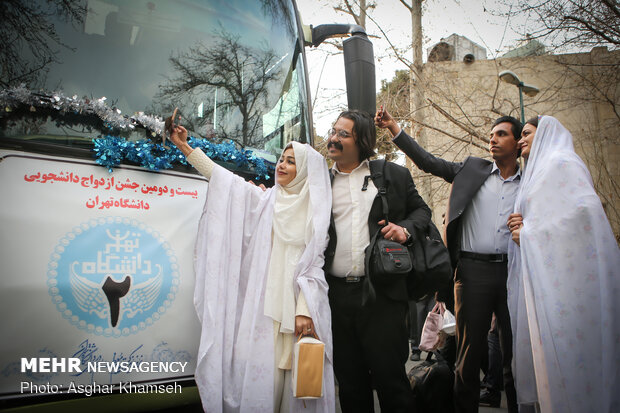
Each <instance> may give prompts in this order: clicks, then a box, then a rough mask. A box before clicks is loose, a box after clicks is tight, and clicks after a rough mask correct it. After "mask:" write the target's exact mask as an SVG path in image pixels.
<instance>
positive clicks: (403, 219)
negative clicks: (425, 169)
mask: <svg viewBox="0 0 620 413" xmlns="http://www.w3.org/2000/svg"><path fill="white" fill-rule="evenodd" d="M383 162H384V161H383V160H374V161H370V164H369V168H370V179H372V182H373V184H374V185H375V187H377V189H379V188H381V187H385V188H386V189H387V200H388V210H389V218H390V221H391V222H393V223H395V224H397V225H400V226H403V227H406V228H407V230H408V231H409V232H410V233H411V234H413V233H414V231H415V229H416V228H417V229H422V228H426V226H427V225H428V223H429V221H430V219H431V210H430V208H429V207H428V205H426V202H424V200H423V199H422V197H421V196H420V195H419V194H418V191H417V190H416V188H415V184H414V183H413V178H412V177H411V173H410V172H409V170H408V169H407V168H404V167H402V166H399V165H396V164H394V163H392V162H387V163H386V164H385V175H384V174H383ZM330 175H331V171H330ZM331 178H332V180H333V176H331ZM360 190H361V188H360ZM381 219H383V207H382V202H381V197H380V196H379V194H377V196H376V197H375V199H374V201H373V204H372V206H371V207H370V212H369V214H368V229H369V233H370V237H371V238H372V236H373V235H374V234H375V233H376V232H377V230H379V224H378V223H377V222H379V221H380V220H381ZM337 242H338V238H337V236H336V227H335V225H334V215H333V214H332V217H331V225H330V227H329V243H328V244H327V249H326V250H325V266H324V267H323V268H324V269H325V271H326V272H327V270H328V269H329V268H330V267H331V264H332V262H333V261H334V253H335V251H336V243H337ZM376 288H377V287H376ZM377 291H381V292H382V293H384V294H385V295H387V296H388V297H390V298H391V299H393V300H402V301H406V300H407V287H406V284H405V280H404V278H402V279H400V281H398V282H394V283H392V284H389V285H384V286H381V289H380V290H379V289H378V290H377Z"/></svg>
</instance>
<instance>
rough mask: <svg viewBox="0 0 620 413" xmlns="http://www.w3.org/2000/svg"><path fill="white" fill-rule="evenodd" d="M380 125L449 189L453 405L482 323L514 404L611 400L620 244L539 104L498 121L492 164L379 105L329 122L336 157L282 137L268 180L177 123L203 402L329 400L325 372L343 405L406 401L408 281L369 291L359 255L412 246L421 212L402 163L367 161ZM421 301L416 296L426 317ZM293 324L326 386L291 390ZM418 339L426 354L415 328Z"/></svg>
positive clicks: (483, 339)
mask: <svg viewBox="0 0 620 413" xmlns="http://www.w3.org/2000/svg"><path fill="white" fill-rule="evenodd" d="M377 127H378V128H385V129H387V130H389V131H390V133H391V134H392V136H393V143H394V144H395V145H396V146H397V147H398V148H399V149H400V150H402V151H403V152H404V153H405V154H406V155H407V156H408V157H409V158H410V159H411V160H412V161H413V162H414V163H415V165H416V166H417V167H418V168H420V169H421V170H423V171H425V172H427V173H430V174H432V175H435V176H438V177H442V178H443V179H445V180H446V181H447V182H449V183H451V184H452V187H451V192H450V198H449V201H448V209H447V211H446V213H445V222H444V229H445V231H444V242H445V245H446V247H447V249H448V251H449V254H450V261H451V264H452V267H453V269H454V277H453V283H452V284H451V285H450V286H448V287H447V288H444V289H441V290H440V291H437V292H436V296H435V299H436V300H437V301H440V302H444V303H445V304H446V307H447V308H448V309H449V310H451V311H453V312H454V314H455V317H456V326H457V328H456V336H455V342H454V343H450V342H447V344H446V346H448V350H446V351H447V352H450V351H451V352H453V357H447V360H449V362H450V363H451V365H452V366H453V368H454V372H455V380H454V391H453V400H454V410H455V411H456V412H477V411H478V406H479V402H480V368H481V366H482V365H483V364H485V362H486V360H487V358H488V359H489V362H488V363H487V364H489V372H490V371H491V366H490V364H491V358H492V357H490V358H489V357H488V356H489V348H490V347H489V343H491V339H492V335H493V337H495V339H494V343H499V346H497V345H495V346H492V347H493V348H495V350H494V354H495V355H496V356H498V357H499V362H498V363H495V364H496V365H500V366H501V368H500V370H501V376H502V378H503V389H504V390H505V393H506V398H507V405H508V410H509V411H510V412H517V411H520V412H530V411H531V412H535V411H537V412H589V411H592V412H613V411H620V394H619V393H618V391H617V389H619V388H620V373H619V372H618V366H620V321H619V318H618V317H617V314H619V311H618V310H619V308H618V307H619V304H618V302H619V300H620V282H619V281H618V274H619V273H618V268H620V251H619V249H618V245H617V243H616V240H615V238H614V234H613V232H612V230H611V227H610V225H609V222H608V220H607V218H606V215H605V213H604V210H603V208H602V205H601V202H600V200H599V198H598V196H597V195H596V193H595V191H594V187H593V184H592V179H591V177H590V174H589V172H588V170H587V168H586V166H585V165H584V164H583V162H582V161H581V159H580V158H579V156H577V154H576V153H575V151H574V149H573V144H572V137H571V135H570V133H569V132H568V131H567V130H566V129H565V128H564V127H563V126H562V125H561V124H560V123H559V122H558V121H557V120H556V119H555V118H553V117H550V116H543V117H537V118H534V119H532V120H530V121H528V122H527V124H526V125H525V126H522V124H521V122H520V121H519V120H517V119H515V118H513V117H509V116H504V117H501V118H499V119H497V120H496V121H495V122H494V124H493V126H492V129H491V132H490V137H489V141H490V143H489V152H490V155H491V159H482V158H478V157H473V156H470V157H468V158H466V159H465V160H464V161H462V162H449V161H446V160H443V159H441V158H439V157H436V156H434V155H432V154H431V153H429V152H427V151H426V150H425V149H423V148H422V147H421V146H420V145H419V144H418V143H417V142H416V141H415V139H413V138H412V137H410V136H409V135H407V133H406V132H404V131H403V130H402V129H401V128H400V127H399V125H398V123H397V122H396V121H395V119H394V118H393V117H392V116H391V115H390V114H389V113H388V112H387V111H385V110H383V108H382V109H381V110H380V111H378V112H377V113H376V114H375V116H374V118H373V116H372V115H370V114H368V113H365V112H361V111H357V110H348V111H345V112H342V113H341V114H340V115H339V116H338V118H337V119H336V122H335V123H334V124H333V127H332V129H331V130H330V132H329V137H328V142H327V150H328V153H327V156H328V158H329V159H331V161H333V166H332V167H331V168H330V169H328V166H327V163H326V160H325V159H324V158H323V156H321V155H320V154H319V153H318V152H316V151H315V150H314V149H313V148H312V147H310V146H309V145H307V144H300V143H297V142H291V143H289V144H288V145H287V146H286V148H285V149H284V151H283V152H282V155H281V156H280V159H279V160H278V163H277V165H276V170H275V185H274V186H273V187H272V188H269V189H264V188H260V187H256V186H254V185H252V184H251V183H248V182H245V181H243V179H241V178H239V177H237V176H235V175H233V174H232V173H231V172H229V171H227V170H226V169H224V168H222V167H220V166H218V165H216V164H215V163H214V162H213V161H211V160H210V159H209V158H208V157H207V156H206V155H205V154H204V153H203V152H202V151H201V150H200V149H194V148H192V147H190V146H189V145H188V143H187V131H186V130H185V128H183V127H182V126H179V125H173V127H172V130H171V133H170V140H171V141H172V142H173V143H174V144H175V145H176V146H177V147H178V148H179V149H180V150H181V151H182V152H183V154H184V155H185V156H186V157H187V160H188V162H190V163H191V164H192V165H193V166H194V167H195V168H196V169H197V170H198V171H199V172H200V173H202V174H203V175H204V176H205V177H207V178H208V179H209V189H208V193H207V200H206V204H205V208H204V213H203V216H202V218H201V221H200V224H199V227H198V229H197V231H198V241H197V245H196V249H195V269H196V289H195V296H194V301H195V306H196V310H197V313H198V316H199V319H200V322H201V323H202V332H201V342H200V348H199V354H198V362H197V368H196V374H195V377H196V382H197V385H198V388H199V390H200V395H201V399H202V403H203V407H204V409H205V411H208V412H210V413H211V412H222V411H224V412H246V411H252V412H255V411H256V412H300V411H304V412H334V411H335V408H336V394H335V388H336V386H335V383H336V382H337V385H338V398H339V401H340V407H341V410H342V412H345V413H348V412H352V413H359V412H373V411H374V396H373V392H374V391H376V394H377V397H378V400H379V404H380V408H381V411H384V412H412V411H415V406H414V400H413V395H412V391H411V385H410V383H409V380H408V378H407V374H406V371H405V362H406V361H407V359H408V357H409V355H410V348H409V339H410V337H414V336H416V335H418V336H419V327H418V328H417V329H416V328H408V326H407V323H406V319H407V318H408V317H407V315H408V312H409V308H410V305H409V302H408V294H407V287H406V285H405V282H406V281H405V279H404V278H402V277H393V278H390V280H388V281H386V282H384V283H381V284H380V285H379V284H377V285H374V288H375V289H376V296H375V297H374V299H373V300H366V299H365V298H366V297H365V295H366V294H367V291H368V285H367V284H368V282H369V280H368V276H367V273H368V271H367V268H366V262H365V258H366V251H365V250H366V247H367V246H368V245H369V243H370V241H371V238H372V237H373V235H374V234H376V233H379V234H380V235H381V236H382V237H384V238H385V239H388V240H391V241H395V242H398V243H400V244H402V245H410V244H411V243H413V242H415V239H414V237H413V236H412V235H411V234H415V233H416V232H417V231H419V230H421V229H424V228H425V227H426V226H427V225H428V224H429V222H430V220H431V210H430V209H429V207H428V206H427V205H426V203H425V202H424V200H423V199H422V197H421V196H420V195H419V194H418V192H417V190H416V187H415V184H414V182H413V179H412V176H411V173H410V172H409V170H407V169H406V168H404V167H402V166H399V165H397V164H395V163H392V162H385V161H383V160H371V158H373V157H374V156H375V150H374V148H375V145H376V128H377ZM519 156H522V157H523V159H524V160H525V166H524V167H523V168H521V167H520V165H519V162H518V158H519ZM385 201H387V208H388V210H389V221H388V220H386V219H385V214H384V202H385ZM412 305H416V304H415V303H413V304H412ZM428 305H429V300H428V299H426V301H424V302H422V303H420V305H419V308H420V311H421V312H422V314H425V313H426V311H428ZM414 318H419V317H417V316H416V315H415V313H414V314H412V315H410V316H409V319H411V320H413V319H414ZM492 320H493V322H492ZM420 322H421V321H420ZM420 322H418V323H417V324H418V325H419V324H420ZM492 324H493V328H491V327H492ZM410 330H412V331H411V332H410ZM414 330H415V331H414ZM489 330H491V331H489ZM300 335H312V336H314V337H316V338H318V339H320V340H321V341H323V342H324V343H325V349H326V351H325V361H324V370H323V388H324V392H323V396H322V397H320V398H316V399H311V400H301V399H297V398H295V397H293V391H292V389H291V377H290V376H291V362H292V352H293V345H294V342H295V340H296V339H297V338H298V337H299V336H300ZM417 339H418V340H419V337H417ZM450 345H451V347H450ZM497 347H499V349H497ZM450 349H451V350H450ZM411 350H412V353H411V354H412V357H413V358H414V359H419V356H417V357H416V354H419V350H418V349H417V347H416V343H415V338H414V341H413V342H412V348H411ZM495 376H498V374H497V373H496V374H495ZM334 378H335V380H334Z"/></svg>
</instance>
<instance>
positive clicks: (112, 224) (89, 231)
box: [47, 217, 179, 337]
mask: <svg viewBox="0 0 620 413" xmlns="http://www.w3.org/2000/svg"><path fill="white" fill-rule="evenodd" d="M51 258H52V259H51V262H50V263H49V269H48V272H47V285H48V287H49V290H48V291H49V293H50V295H51V296H52V302H53V303H54V304H55V305H56V308H57V309H58V311H60V313H61V314H62V315H63V317H64V318H66V319H67V320H69V321H70V322H71V324H74V325H75V326H77V327H78V328H80V329H82V330H86V331H88V332H89V333H94V334H98V335H104V336H107V337H120V336H126V335H130V334H133V333H136V332H138V331H140V330H143V329H145V328H146V327H147V326H150V325H152V324H153V323H155V322H156V321H157V320H158V319H159V318H160V317H161V315H162V314H164V313H165V312H166V309H167V308H168V307H169V306H170V304H171V303H172V301H174V297H175V294H176V292H177V290H178V287H179V272H178V264H177V259H176V257H175V256H174V253H173V252H172V250H171V248H170V245H168V243H167V242H166V241H165V240H164V239H163V237H161V236H160V234H159V233H158V232H156V231H153V230H152V229H151V228H149V227H148V226H146V225H145V224H144V223H141V222H139V221H137V220H135V219H129V218H121V217H107V218H99V219H92V220H90V221H88V222H86V223H83V224H81V225H80V226H77V227H75V228H73V230H72V231H71V232H69V233H67V235H66V236H65V237H63V238H62V239H61V240H60V242H59V243H58V245H57V246H56V248H55V249H54V252H53V253H52V257H51Z"/></svg>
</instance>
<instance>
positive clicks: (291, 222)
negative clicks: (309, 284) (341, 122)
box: [265, 142, 313, 333]
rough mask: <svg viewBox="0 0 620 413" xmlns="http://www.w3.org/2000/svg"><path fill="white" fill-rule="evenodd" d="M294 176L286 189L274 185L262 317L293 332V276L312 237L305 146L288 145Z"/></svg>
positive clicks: (285, 330)
mask: <svg viewBox="0 0 620 413" xmlns="http://www.w3.org/2000/svg"><path fill="white" fill-rule="evenodd" d="M290 147H292V148H293V152H294V153H295V166H296V168H297V175H296V176H295V177H294V178H293V180H292V181H291V182H289V183H288V184H287V185H286V186H284V187H282V186H280V185H278V184H276V202H275V206H274V210H273V238H272V247H271V256H270V261H269V272H268V276H267V288H266V289H265V315H266V316H269V317H271V318H272V319H273V320H275V321H278V322H279V323H280V332H282V333H293V332H294V331H295V303H296V300H295V289H294V288H293V284H294V283H293V274H294V272H295V268H296V267H297V264H298V263H299V259H300V258H301V254H302V253H303V251H304V249H305V248H306V244H307V243H308V242H309V240H310V238H311V237H312V232H313V230H312V214H308V208H309V206H310V183H309V182H308V179H306V178H307V177H308V168H307V164H308V161H307V150H306V145H303V144H301V143H298V142H291V143H290V144H289V145H288V146H287V147H286V148H285V150H286V149H288V148H290Z"/></svg>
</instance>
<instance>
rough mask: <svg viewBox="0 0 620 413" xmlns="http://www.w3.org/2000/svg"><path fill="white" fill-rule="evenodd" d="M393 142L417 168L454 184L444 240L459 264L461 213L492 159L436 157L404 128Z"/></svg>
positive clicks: (454, 263) (452, 259) (487, 173)
mask: <svg viewBox="0 0 620 413" xmlns="http://www.w3.org/2000/svg"><path fill="white" fill-rule="evenodd" d="M394 143H395V144H396V146H398V147H399V148H400V150H402V151H403V152H404V153H405V155H407V156H408V157H409V158H411V160H412V161H413V162H414V163H415V164H416V166H417V167H418V168H420V169H422V170H423V171H424V172H427V173H430V174H433V175H435V176H438V177H441V178H443V179H445V180H446V181H447V182H449V183H451V184H452V188H451V190H450V198H449V200H448V210H447V211H446V225H445V227H444V228H445V229H444V240H445V241H446V246H447V247H448V251H449V252H450V259H451V261H452V267H453V268H456V260H457V257H458V252H459V250H460V243H461V240H460V239H459V237H458V234H459V227H460V225H461V217H462V216H463V212H464V211H465V209H466V208H467V206H469V204H470V202H471V200H472V199H473V198H474V196H475V195H476V193H477V192H478V190H479V189H480V187H481V186H482V184H484V181H486V180H487V178H488V177H489V175H491V170H492V169H493V162H491V161H489V160H486V159H482V158H476V157H474V156H469V157H467V158H466V159H465V161H463V162H449V161H446V160H444V159H441V158H437V157H435V156H433V155H431V154H430V153H428V152H426V151H425V150H424V149H423V148H422V147H421V146H420V145H418V143H417V142H416V141H415V140H413V138H412V137H410V136H409V135H407V134H406V133H405V131H403V132H402V133H401V134H400V135H399V136H398V137H397V138H396V139H394Z"/></svg>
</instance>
